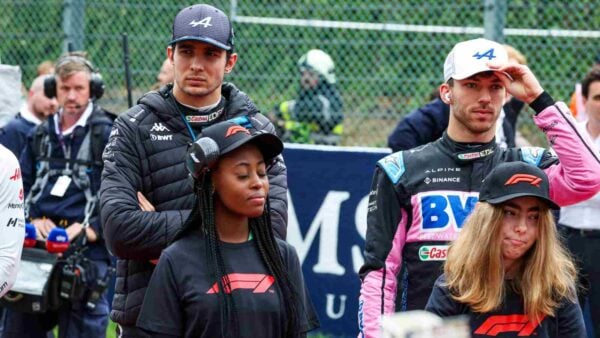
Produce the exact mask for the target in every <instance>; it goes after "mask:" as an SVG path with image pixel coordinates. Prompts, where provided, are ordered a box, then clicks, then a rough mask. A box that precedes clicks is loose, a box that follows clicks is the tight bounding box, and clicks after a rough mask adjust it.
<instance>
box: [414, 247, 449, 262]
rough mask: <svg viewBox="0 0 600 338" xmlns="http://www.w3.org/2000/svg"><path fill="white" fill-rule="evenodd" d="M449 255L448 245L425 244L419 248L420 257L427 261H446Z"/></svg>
mask: <svg viewBox="0 0 600 338" xmlns="http://www.w3.org/2000/svg"><path fill="white" fill-rule="evenodd" d="M446 256H448V246H447V245H424V246H422V247H421V248H419V259H421V261H422V262H425V261H445V260H446Z"/></svg>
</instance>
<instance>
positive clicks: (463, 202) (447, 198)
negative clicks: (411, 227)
mask: <svg viewBox="0 0 600 338" xmlns="http://www.w3.org/2000/svg"><path fill="white" fill-rule="evenodd" d="M478 196H479V193H478V192H456V191H433V192H431V191H430V192H426V193H419V194H417V195H416V196H415V198H416V200H417V201H418V202H417V203H418V204H420V206H421V208H420V209H421V213H420V215H418V216H420V217H421V219H422V225H421V226H422V230H423V231H425V232H427V231H435V232H437V231H439V230H442V229H446V228H447V227H448V226H454V228H455V229H457V230H458V229H461V228H462V225H463V223H464V221H465V219H466V218H467V216H469V214H470V213H471V211H472V210H473V208H474V207H475V204H476V203H477V200H478Z"/></svg>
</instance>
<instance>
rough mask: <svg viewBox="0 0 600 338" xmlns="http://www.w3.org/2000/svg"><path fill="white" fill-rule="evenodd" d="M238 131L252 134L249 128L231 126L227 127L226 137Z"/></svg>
mask: <svg viewBox="0 0 600 338" xmlns="http://www.w3.org/2000/svg"><path fill="white" fill-rule="evenodd" d="M236 133H245V134H248V135H250V132H249V131H248V129H246V128H244V127H242V126H231V127H229V129H227V133H225V137H229V136H231V135H233V134H236Z"/></svg>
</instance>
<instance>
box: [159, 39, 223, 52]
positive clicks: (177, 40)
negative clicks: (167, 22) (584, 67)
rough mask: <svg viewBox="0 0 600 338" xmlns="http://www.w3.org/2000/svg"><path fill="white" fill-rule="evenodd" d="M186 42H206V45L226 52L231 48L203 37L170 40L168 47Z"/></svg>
mask: <svg viewBox="0 0 600 338" xmlns="http://www.w3.org/2000/svg"><path fill="white" fill-rule="evenodd" d="M187 40H193V41H200V42H206V43H208V44H211V45H213V46H215V47H219V48H221V49H224V50H226V51H229V50H231V46H227V45H225V44H222V43H221V42H219V41H217V40H215V39H211V38H208V37H204V36H182V37H180V38H177V39H174V40H171V42H169V45H172V44H174V43H177V42H180V41H187Z"/></svg>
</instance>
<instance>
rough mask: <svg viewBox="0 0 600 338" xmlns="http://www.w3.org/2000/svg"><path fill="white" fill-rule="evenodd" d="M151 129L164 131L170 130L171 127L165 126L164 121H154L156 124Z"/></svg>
mask: <svg viewBox="0 0 600 338" xmlns="http://www.w3.org/2000/svg"><path fill="white" fill-rule="evenodd" d="M150 131H155V132H156V131H157V132H163V131H170V130H169V128H167V127H165V126H163V124H162V122H158V123H154V125H153V126H152V128H151V129H150Z"/></svg>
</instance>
